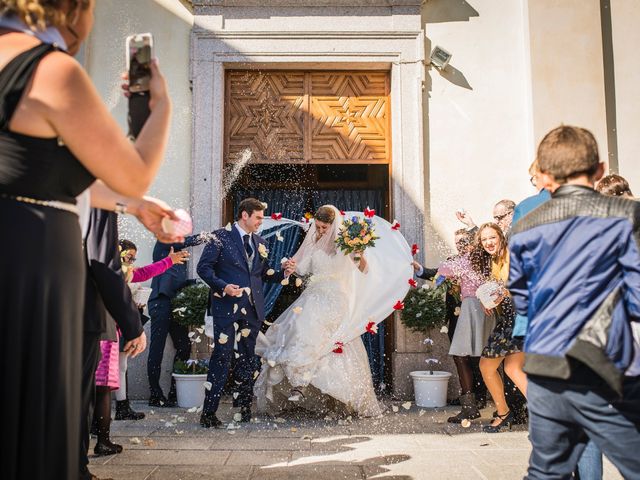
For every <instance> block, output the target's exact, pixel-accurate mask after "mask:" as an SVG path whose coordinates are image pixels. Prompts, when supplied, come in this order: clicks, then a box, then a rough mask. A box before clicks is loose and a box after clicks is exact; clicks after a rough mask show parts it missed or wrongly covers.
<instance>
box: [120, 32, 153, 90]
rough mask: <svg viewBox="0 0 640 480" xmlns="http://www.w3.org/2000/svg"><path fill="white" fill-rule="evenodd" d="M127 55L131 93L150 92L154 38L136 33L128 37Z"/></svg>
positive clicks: (148, 34)
mask: <svg viewBox="0 0 640 480" xmlns="http://www.w3.org/2000/svg"><path fill="white" fill-rule="evenodd" d="M126 54H127V68H128V69H129V91H130V92H132V93H138V92H147V91H149V82H150V81H151V59H152V58H153V57H154V55H153V36H152V35H151V34H150V33H136V34H134V35H130V36H128V37H127V43H126Z"/></svg>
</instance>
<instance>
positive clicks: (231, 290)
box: [224, 283, 244, 297]
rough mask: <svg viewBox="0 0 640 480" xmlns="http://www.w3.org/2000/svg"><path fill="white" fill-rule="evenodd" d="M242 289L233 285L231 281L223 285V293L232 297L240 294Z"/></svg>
mask: <svg viewBox="0 0 640 480" xmlns="http://www.w3.org/2000/svg"><path fill="white" fill-rule="evenodd" d="M243 291H244V290H243V289H241V288H240V287H239V286H238V285H234V284H233V283H228V284H227V286H226V287H224V293H225V294H227V295H230V296H232V297H239V296H241V295H242V292H243Z"/></svg>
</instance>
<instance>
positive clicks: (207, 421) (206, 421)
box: [200, 412, 222, 428]
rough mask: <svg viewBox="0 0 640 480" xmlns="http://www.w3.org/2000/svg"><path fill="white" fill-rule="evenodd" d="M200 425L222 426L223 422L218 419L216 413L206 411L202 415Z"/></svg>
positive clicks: (206, 426) (205, 426) (207, 426)
mask: <svg viewBox="0 0 640 480" xmlns="http://www.w3.org/2000/svg"><path fill="white" fill-rule="evenodd" d="M200 425H201V426H203V427H204V428H211V427H213V428H222V422H221V421H220V420H218V417H216V414H215V413H204V412H202V415H200Z"/></svg>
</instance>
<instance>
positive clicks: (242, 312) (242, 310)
mask: <svg viewBox="0 0 640 480" xmlns="http://www.w3.org/2000/svg"><path fill="white" fill-rule="evenodd" d="M240 313H241V314H243V315H246V314H247V309H246V308H244V307H242V308H241V309H240Z"/></svg>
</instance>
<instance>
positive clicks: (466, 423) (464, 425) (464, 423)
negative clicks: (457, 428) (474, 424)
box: [460, 418, 471, 428]
mask: <svg viewBox="0 0 640 480" xmlns="http://www.w3.org/2000/svg"><path fill="white" fill-rule="evenodd" d="M460 425H461V426H462V428H469V427H470V426H471V421H470V420H469V419H468V418H463V419H462V421H461V422H460Z"/></svg>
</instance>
